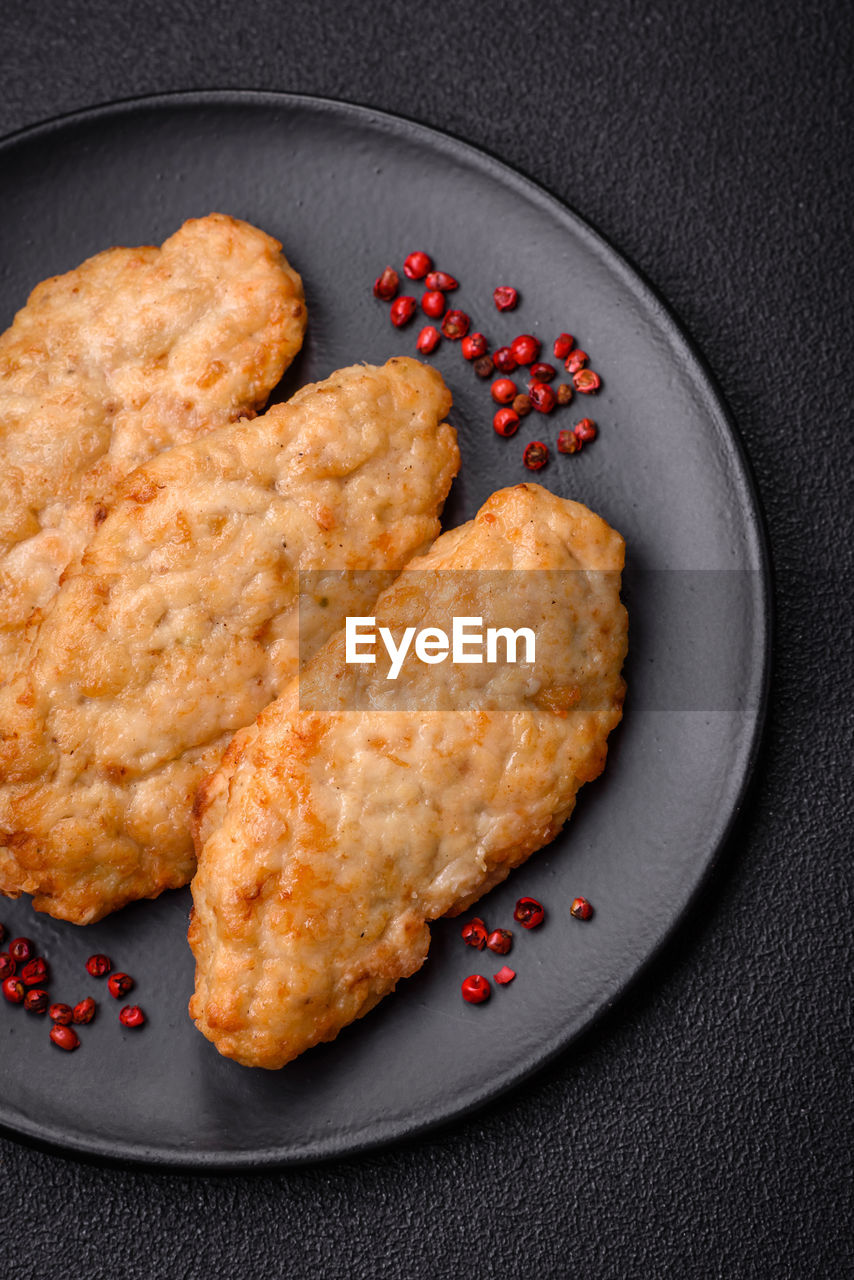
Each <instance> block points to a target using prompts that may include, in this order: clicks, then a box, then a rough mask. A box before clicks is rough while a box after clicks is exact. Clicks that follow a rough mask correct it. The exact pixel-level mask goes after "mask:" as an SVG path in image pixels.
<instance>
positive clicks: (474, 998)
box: [460, 898, 593, 1004]
mask: <svg viewBox="0 0 854 1280" xmlns="http://www.w3.org/2000/svg"><path fill="white" fill-rule="evenodd" d="M569 911H570V915H572V916H574V917H575V919H576V920H589V919H590V918H591V916H592V915H593V908H592V907H591V905H590V903H589V902H588V901H587V899H586V898H574V899H573V901H572V906H571V907H570V909H569ZM545 918H546V912H545V908H544V906H543V904H542V903H541V902H538V901H537V899H536V898H520V899H519V900H518V902H517V903H516V906H515V908H514V910H513V919H514V920H515V921H516V922H517V924H520V925H521V926H522V928H523V929H538V928H539V926H540V925H541V924H542V923H543V921H544V920H545ZM460 936H461V937H462V940H463V942H464V943H465V944H466V946H468V947H474V949H475V950H476V951H483V949H484V947H486V948H488V949H489V950H490V951H492V952H494V953H495V954H496V955H499V956H506V955H507V953H508V951H509V950H510V948H511V947H512V946H513V934H512V933H511V931H510V930H509V929H493V930H492V932H490V931H489V929H487V927H486V925H485V924H484V922H483V920H481V918H480V916H473V917H472V919H471V920H468V921H466V923H465V924H464V925H463V927H462V929H461V930H460ZM515 977H516V971H515V969H511V968H510V966H509V965H506V964H505V965H503V966H502V967H501V968H500V969H499V970H498V972H497V973H496V974H494V975H493V978H494V981H495V982H496V983H497V984H498V986H500V987H505V986H507V984H508V983H510V982H512V981H513V979H514V978H515ZM491 994H492V987H491V986H490V984H489V981H488V979H487V978H485V977H484V976H483V974H481V973H471V974H469V976H468V977H467V978H464V979H463V983H462V997H463V999H464V1000H465V1001H466V1003H467V1004H483V1003H484V1002H485V1001H486V1000H488V999H489V997H490V996H491Z"/></svg>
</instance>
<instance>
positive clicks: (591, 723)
mask: <svg viewBox="0 0 854 1280" xmlns="http://www.w3.org/2000/svg"><path fill="white" fill-rule="evenodd" d="M622 565H623V540H622V538H621V537H620V536H619V534H617V533H615V532H614V530H613V529H611V528H609V527H608V525H607V524H605V522H604V521H603V520H601V519H599V517H598V516H595V515H593V514H592V512H590V511H588V510H587V508H586V507H583V506H580V505H578V504H577V503H574V502H569V501H565V500H563V499H560V498H557V497H555V496H554V495H553V494H551V493H549V492H547V491H546V490H544V489H542V488H540V487H539V486H537V485H532V484H523V485H518V486H516V487H515V488H511V489H505V490H502V491H500V492H498V493H496V494H494V495H493V496H492V497H491V498H490V499H489V500H488V501H487V502H486V504H485V505H484V506H483V507H482V508H481V510H480V512H479V513H478V515H477V517H476V519H475V520H473V521H472V522H470V523H469V524H466V525H464V526H462V527H461V528H459V529H456V530H454V531H453V532H451V533H448V534H445V535H444V536H443V537H441V538H439V540H438V541H437V542H436V544H435V545H434V547H433V548H432V549H431V550H430V551H429V552H428V553H427V554H426V555H424V556H422V557H420V558H419V559H417V560H413V561H412V562H411V563H410V564H409V566H408V567H407V569H406V570H405V571H404V572H403V573H402V574H401V575H400V577H399V578H398V579H397V581H396V582H395V583H394V584H393V585H392V586H391V587H390V588H388V589H387V590H386V591H385V592H384V593H383V594H382V595H381V596H380V598H379V600H378V601H377V603H376V606H375V608H374V610H373V611H372V614H373V616H375V618H376V625H377V627H379V626H381V625H386V626H387V627H389V628H390V630H391V632H392V634H393V635H394V636H395V637H396V639H397V640H399V639H400V635H401V633H402V629H403V628H404V626H408V625H414V626H416V627H419V628H420V627H422V626H424V625H430V626H438V627H441V628H442V629H444V630H445V631H449V629H450V628H449V623H450V619H451V618H452V617H454V616H459V617H466V616H485V615H486V614H487V612H488V613H489V616H490V617H491V618H492V619H494V620H496V625H501V626H504V625H508V626H510V627H512V628H514V629H515V628H518V627H522V626H528V627H530V628H531V629H533V630H534V631H535V634H536V643H537V653H536V664H535V667H534V668H533V669H532V667H531V665H528V664H526V663H520V664H518V665H512V664H510V663H505V664H503V665H497V666H496V665H490V666H488V665H486V664H484V665H480V666H477V665H453V664H452V663H451V662H450V661H446V662H445V663H444V664H442V665H434V666H430V667H426V666H421V664H419V663H418V662H417V661H416V662H415V664H414V666H413V667H412V674H411V676H410V678H409V681H408V685H407V688H406V690H405V699H408V700H409V702H410V705H411V709H409V710H393V709H392V708H395V707H398V706H400V705H401V703H400V701H399V699H400V697H401V692H400V690H399V688H398V686H397V685H396V683H395V682H394V681H391V680H389V679H388V678H387V672H388V662H387V661H385V662H384V663H382V662H381V661H380V657H379V655H377V661H376V664H375V665H374V666H354V665H353V664H349V665H348V664H347V663H346V662H345V641H344V635H343V634H342V633H339V634H338V635H337V636H335V637H333V639H332V640H330V642H329V643H328V644H327V646H326V647H325V649H324V650H323V651H322V652H321V653H319V654H318V655H317V656H316V658H315V659H314V660H313V661H312V662H311V663H309V664H308V665H307V666H306V667H305V668H304V670H303V672H302V675H301V677H300V679H299V680H297V681H294V682H292V684H291V686H290V687H289V688H288V689H287V690H286V691H285V693H284V694H283V695H282V696H281V697H280V698H279V699H278V700H277V701H276V702H274V703H272V704H271V705H270V706H269V707H267V708H265V710H264V711H262V713H261V715H260V716H259V717H258V719H257V720H256V722H255V724H254V725H252V726H251V727H250V728H248V729H245V730H243V731H242V732H241V733H240V734H238V735H237V736H236V738H235V740H234V742H233V743H232V745H231V746H230V748H229V750H228V752H227V753H226V755H225V758H224V761H223V765H222V767H221V769H220V770H219V771H218V772H217V773H216V774H214V776H213V777H212V778H211V779H209V780H208V781H207V782H206V783H205V785H204V786H203V788H202V790H201V792H200V797H201V802H200V804H199V805H198V806H197V819H198V821H197V829H196V839H197V847H198V851H199V867H198V871H197V873H196V876H195V878H194V880H193V900H194V904H195V906H194V911H193V915H192V919H191V924H190V932H189V939H190V945H191V947H192V950H193V952H194V955H195V958H196V991H195V995H194V996H193V998H192V1000H191V1001H190V1013H191V1016H192V1017H193V1018H194V1019H195V1021H196V1025H197V1026H198V1027H199V1029H200V1030H201V1031H202V1033H203V1034H204V1035H205V1036H207V1037H208V1039H209V1040H212V1041H213V1043H214V1044H215V1045H216V1047H217V1049H218V1050H219V1051H220V1053H222V1054H224V1055H226V1056H227V1057H230V1058H235V1059H236V1060H237V1061H238V1062H242V1063H244V1064H247V1065H250V1066H263V1067H268V1068H276V1067H281V1066H282V1065H283V1064H284V1063H286V1062H289V1061H290V1060H291V1059H292V1058H295V1057H296V1056H297V1054H300V1053H302V1052H303V1050H305V1049H308V1048H309V1047H310V1046H312V1045H314V1044H316V1043H318V1042H319V1041H322V1040H331V1039H333V1038H334V1037H335V1036H336V1035H337V1034H338V1032H339V1031H340V1030H341V1028H342V1027H344V1026H345V1025H346V1024H347V1023H349V1022H352V1021H353V1020H354V1019H355V1018H359V1017H361V1016H362V1015H363V1014H365V1013H367V1012H368V1010H370V1009H371V1008H372V1007H373V1006H374V1005H375V1004H376V1003H377V1002H378V1001H379V1000H380V999H381V998H382V997H383V996H384V995H387V994H388V993H389V992H390V991H392V990H393V989H394V986H395V984H396V982H397V981H398V979H400V978H404V977H408V976H409V975H410V974H412V973H414V972H415V971H416V970H417V969H419V968H420V966H421V965H422V964H423V963H424V960H425V958H426V955H427V948H428V945H429V941H430V931H429V928H428V925H427V922H428V921H429V920H433V919H435V918H436V917H438V916H442V915H445V914H446V913H456V912H459V911H462V910H465V909H466V908H467V907H468V906H469V905H470V904H471V903H473V902H475V901H476V900H477V899H478V898H479V897H480V896H481V894H483V893H485V892H486V891H487V890H488V889H490V888H492V887H493V886H494V885H496V884H498V883H499V882H500V881H501V880H503V879H504V878H505V877H506V876H507V874H508V872H509V871H510V870H511V868H512V867H515V866H518V865H519V863H521V862H524V861H525V859H526V858H528V857H529V855H530V854H532V853H533V852H534V851H535V850H537V849H539V848H541V847H542V846H543V845H544V844H546V843H548V841H550V840H551V839H552V838H553V837H554V836H555V835H556V834H557V833H558V832H559V831H560V829H561V826H562V825H563V823H564V822H565V821H566V819H567V818H568V817H569V815H570V813H571V812H572V809H573V807H574V804H575V795H576V792H577V790H578V788H579V787H580V786H581V785H582V783H584V782H588V781H590V780H591V779H593V778H595V777H596V776H597V775H598V774H599V773H600V772H601V770H602V768H603V767H604V763H605V755H606V740H607V737H608V734H609V732H610V731H611V729H613V728H614V726H615V725H616V724H617V723H618V721H619V720H620V716H621V714H622V703H623V692H624V686H623V681H622V678H621V675H620V670H621V667H622V663H623V659H624V656H625V653H626V613H625V610H624V608H623V606H622V605H621V603H620V597H619V583H620V570H621V568H622ZM449 570H466V571H471V572H467V573H452V572H449ZM485 570H489V571H500V572H490V573H484V572H483V571H485ZM508 571H509V572H508ZM431 705H433V706H435V705H441V706H443V707H445V708H448V709H444V710H429V709H425V708H429V707H430V706H431ZM357 706H358V707H359V708H360V709H356V710H354V709H352V708H354V707H357ZM376 708H380V709H376Z"/></svg>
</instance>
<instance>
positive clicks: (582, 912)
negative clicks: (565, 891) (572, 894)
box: [569, 898, 593, 920]
mask: <svg viewBox="0 0 854 1280" xmlns="http://www.w3.org/2000/svg"><path fill="white" fill-rule="evenodd" d="M569 914H570V915H571V916H575V918H576V920H589V919H590V917H591V916H592V915H593V908H592V907H591V905H590V903H589V902H588V901H587V899H586V898H574V899H573V902H572V906H571V907H570V908H569Z"/></svg>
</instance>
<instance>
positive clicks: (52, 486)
mask: <svg viewBox="0 0 854 1280" xmlns="http://www.w3.org/2000/svg"><path fill="white" fill-rule="evenodd" d="M281 248H282V246H281V245H280V244H279V242H278V240H274V239H273V238H272V237H271V236H268V235H265V233H264V232H263V231H259V230H258V229H257V228H256V227H252V226H250V225H249V224H248V223H246V222H240V221H238V220H237V219H235V218H229V217H225V216H224V215H222V214H211V215H210V216H209V217H206V218H196V219H193V220H192V221H190V222H186V223H184V225H183V226H182V227H181V228H180V230H178V231H177V232H176V233H175V234H174V235H173V236H170V238H169V239H168V240H167V241H166V242H165V243H164V244H163V246H162V248H159V249H158V248H154V247H152V246H142V247H141V248H135V249H124V248H122V249H107V250H106V251H105V252H104V253H99V254H97V255H96V256H95V257H94V258H89V259H88V260H87V261H86V262H84V263H82V265H81V266H79V267H77V268H76V269H75V270H73V271H69V272H67V273H66V274H65V275H61V276H54V277H53V278H52V279H49V280H44V281H43V282H42V283H41V284H40V285H38V286H37V287H36V288H35V289H34V290H33V292H32V294H31V295H30V298H29V301H28V302H27V304H26V306H25V307H24V308H23V309H22V310H21V311H19V312H18V314H17V316H16V317H15V320H14V322H13V324H12V326H11V328H9V329H7V330H6V332H5V333H3V334H2V335H0V681H2V680H3V679H7V678H8V677H9V676H10V674H11V672H12V671H13V669H14V667H15V666H16V664H17V662H18V661H19V660H21V658H22V651H23V649H24V646H25V643H26V637H27V624H28V623H30V622H31V620H32V621H33V622H35V621H37V618H38V614H37V613H36V614H35V617H34V616H33V615H34V611H37V610H42V609H43V608H44V606H45V605H46V604H47V602H48V601H49V600H50V598H51V596H52V595H53V594H54V592H55V590H56V587H57V584H58V581H59V577H60V574H61V573H62V572H63V571H64V570H65V569H66V567H67V566H68V565H69V564H71V563H72V562H73V561H74V560H76V559H77V557H78V556H79V555H80V553H81V551H82V549H83V547H84V546H85V544H86V542H87V541H88V539H89V538H90V537H91V535H92V533H93V532H94V529H95V526H96V524H97V522H98V520H100V519H101V518H102V515H103V512H104V510H105V508H106V505H108V504H109V503H110V502H111V501H112V499H113V497H114V496H115V493H116V488H117V486H118V484H119V483H120V481H121V480H122V479H123V477H125V476H126V475H128V474H129V473H130V472H131V471H133V470H134V468H135V467H138V466H139V465H140V464H141V463H144V462H146V461H148V459H149V458H151V457H153V456H154V455H155V454H156V453H158V452H160V451H161V450H162V449H167V448H169V447H171V446H172V445H176V444H181V443H183V442H185V441H189V440H192V439H194V438H195V437H196V436H198V435H200V434H201V433H203V432H206V431H209V430H211V429H212V428H214V427H219V426H222V425H223V424H225V423H227V422H231V421H233V420H235V419H237V418H239V417H241V416H244V415H246V414H252V413H253V412H254V411H255V410H256V409H258V408H260V407H261V406H262V405H263V404H264V403H265V402H266V400H267V397H268V395H269V393H270V391H271V390H272V388H273V387H274V386H275V385H276V383H277V382H278V381H279V379H280V378H281V376H282V373H283V372H284V370H285V369H286V368H287V367H288V365H289V364H290V363H291V361H292V360H293V358H294V356H295V355H296V353H297V351H298V350H299V348H300V346H301V345H302V339H303V333H304V330H305V321H306V309H305V302H304V300H303V291H302V283H301V281H300V278H299V276H298V275H297V273H296V272H295V271H294V270H293V269H292V268H291V267H290V266H289V265H288V262H287V261H286V259H285V258H284V256H283V255H282V252H281Z"/></svg>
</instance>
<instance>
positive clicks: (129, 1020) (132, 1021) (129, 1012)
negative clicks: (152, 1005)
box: [119, 1004, 145, 1027]
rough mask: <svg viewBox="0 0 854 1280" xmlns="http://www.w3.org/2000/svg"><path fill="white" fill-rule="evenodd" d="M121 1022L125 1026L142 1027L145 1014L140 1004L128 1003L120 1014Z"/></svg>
mask: <svg viewBox="0 0 854 1280" xmlns="http://www.w3.org/2000/svg"><path fill="white" fill-rule="evenodd" d="M119 1022H120V1023H121V1024H122V1026H123V1027H141V1026H144V1024H145V1014H144V1013H143V1012H142V1010H141V1009H140V1007H139V1005H138V1004H126V1005H125V1007H124V1008H123V1009H122V1011H121V1013H120V1014H119Z"/></svg>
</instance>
